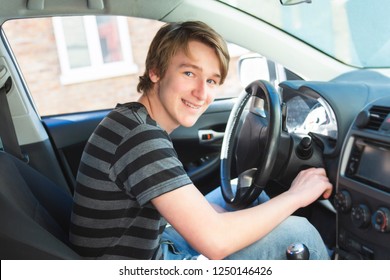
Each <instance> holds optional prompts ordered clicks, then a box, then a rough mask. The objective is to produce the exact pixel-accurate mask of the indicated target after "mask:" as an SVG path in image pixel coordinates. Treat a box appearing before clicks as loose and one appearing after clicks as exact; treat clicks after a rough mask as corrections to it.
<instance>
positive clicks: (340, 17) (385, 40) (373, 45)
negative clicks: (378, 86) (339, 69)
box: [221, 0, 390, 68]
mask: <svg viewBox="0 0 390 280" xmlns="http://www.w3.org/2000/svg"><path fill="white" fill-rule="evenodd" d="M221 2H224V3H226V4H228V5H231V6H234V7H236V8H237V9H240V10H243V11H245V12H247V13H249V14H251V15H253V16H254V17H257V18H260V19H262V20H264V21H266V22H268V23H270V24H272V25H274V26H276V27H278V28H280V29H281V30H283V31H285V32H287V33H289V34H291V35H293V36H295V37H297V38H299V39H300V40H302V41H305V42H306V43H308V44H310V45H312V46H313V47H315V48H317V49H319V50H320V51H322V52H324V53H326V54H327V55H329V56H331V57H333V58H335V59H337V60H339V61H341V62H343V63H345V64H348V65H351V66H354V67H358V68H389V67H390V55H389V53H390V28H389V26H390V17H389V15H388V12H389V11H390V1H388V0H375V1H367V0H312V1H311V3H301V4H298V5H291V6H282V5H281V4H280V2H279V1H278V0H264V1H248V0H222V1H221Z"/></svg>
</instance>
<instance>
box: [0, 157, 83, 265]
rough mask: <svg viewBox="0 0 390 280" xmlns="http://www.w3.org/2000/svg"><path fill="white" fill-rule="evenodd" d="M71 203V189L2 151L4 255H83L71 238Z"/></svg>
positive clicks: (0, 243)
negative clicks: (73, 246)
mask: <svg viewBox="0 0 390 280" xmlns="http://www.w3.org/2000/svg"><path fill="white" fill-rule="evenodd" d="M71 207H72V197H71V195H70V193H67V192H66V191H65V190H64V189H62V188H61V187H60V186H58V185H56V184H55V183H54V182H52V181H51V180H49V179H48V178H46V177H45V176H43V175H42V174H40V173H39V172H38V171H36V170H35V169H34V168H32V167H31V166H29V165H28V164H27V163H25V162H23V161H22V160H20V159H18V158H16V157H14V156H12V155H10V154H9V153H7V152H4V151H0V222H1V225H0V258H1V259H3V260H4V259H81V257H80V256H79V255H78V254H77V253H76V252H75V251H74V250H72V248H71V247H70V244H69V242H68V228H69V223H70V214H71Z"/></svg>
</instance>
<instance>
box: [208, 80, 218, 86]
mask: <svg viewBox="0 0 390 280" xmlns="http://www.w3.org/2000/svg"><path fill="white" fill-rule="evenodd" d="M207 83H209V84H212V85H216V84H217V82H216V81H215V80H213V79H208V80H207Z"/></svg>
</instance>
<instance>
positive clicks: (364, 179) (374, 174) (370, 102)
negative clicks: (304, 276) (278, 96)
mask: <svg viewBox="0 0 390 280" xmlns="http://www.w3.org/2000/svg"><path fill="white" fill-rule="evenodd" d="M281 88H282V100H283V102H284V103H285V104H286V107H287V114H286V121H285V123H286V129H287V130H288V132H289V133H290V134H291V133H293V134H294V133H296V134H305V135H313V133H314V134H315V135H319V136H320V137H319V138H321V141H322V144H323V151H322V156H323V159H324V162H325V168H326V170H327V174H328V177H329V179H330V181H331V182H332V184H333V185H334V192H333V193H334V196H333V197H332V199H331V204H332V206H333V207H334V209H335V212H336V221H337V222H336V223H337V225H336V231H337V232H336V256H337V259H390V177H389V174H390V79H388V78H387V77H384V76H381V75H379V74H376V73H373V72H370V71H368V72H365V71H359V72H354V73H349V74H347V75H344V76H343V77H339V78H337V79H335V80H333V81H329V82H305V81H286V82H283V83H282V84H281Z"/></svg>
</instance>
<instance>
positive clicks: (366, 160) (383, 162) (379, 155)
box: [355, 145, 390, 189]
mask: <svg viewBox="0 0 390 280" xmlns="http://www.w3.org/2000/svg"><path fill="white" fill-rule="evenodd" d="M355 176H357V177H360V178H362V179H365V180H368V181H369V182H373V183H375V184H378V185H380V186H382V187H385V188H386V189H390V151H389V150H388V149H386V148H382V147H378V146H373V145H365V146H364V149H363V151H362V154H361V158H360V162H359V168H358V170H357V172H356V174H355Z"/></svg>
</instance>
